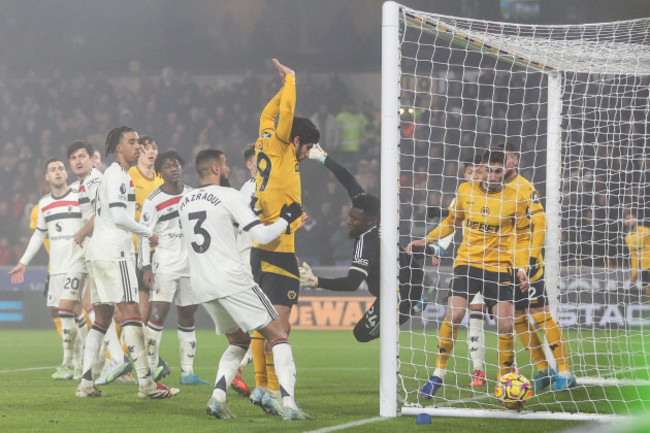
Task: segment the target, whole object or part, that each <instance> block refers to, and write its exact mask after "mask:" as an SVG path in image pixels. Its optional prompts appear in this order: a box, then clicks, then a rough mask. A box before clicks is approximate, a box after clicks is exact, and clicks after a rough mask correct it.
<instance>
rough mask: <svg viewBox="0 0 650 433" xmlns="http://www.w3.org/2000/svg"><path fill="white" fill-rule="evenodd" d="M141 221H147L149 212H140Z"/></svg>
mask: <svg viewBox="0 0 650 433" xmlns="http://www.w3.org/2000/svg"><path fill="white" fill-rule="evenodd" d="M142 221H149V213H147V212H145V213H144V214H142Z"/></svg>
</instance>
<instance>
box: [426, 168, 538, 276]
mask: <svg viewBox="0 0 650 433" xmlns="http://www.w3.org/2000/svg"><path fill="white" fill-rule="evenodd" d="M529 206H530V205H529V201H528V199H527V198H526V197H525V196H524V194H523V193H521V192H519V191H518V190H517V188H516V187H514V186H513V185H504V187H503V189H502V190H501V191H498V192H494V193H492V192H487V191H486V190H485V189H484V188H483V186H482V185H481V182H480V181H476V182H466V183H463V184H461V185H460V186H459V187H458V191H457V192H456V201H455V203H454V205H453V206H452V207H450V208H449V216H448V217H447V218H445V220H444V221H442V222H441V223H440V224H439V225H438V227H436V228H435V229H434V230H433V231H431V233H429V234H428V235H427V239H429V240H431V241H436V240H438V239H440V238H444V237H446V236H448V235H449V234H451V233H453V232H454V231H455V230H456V229H457V228H461V227H462V226H463V222H464V223H465V230H464V233H463V241H462V243H461V245H460V247H459V248H458V252H457V254H456V260H455V261H454V267H456V266H461V265H469V266H473V267H476V268H481V269H484V270H486V271H491V272H507V271H509V270H510V269H511V268H512V266H513V265H514V249H513V245H514V238H515V233H517V232H519V233H521V232H523V231H524V230H528V229H529V228H530V222H529Z"/></svg>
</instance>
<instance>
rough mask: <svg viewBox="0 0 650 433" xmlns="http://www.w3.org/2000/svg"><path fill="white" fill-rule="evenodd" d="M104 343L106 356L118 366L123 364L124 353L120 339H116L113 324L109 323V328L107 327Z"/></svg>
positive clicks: (124, 360)
mask: <svg viewBox="0 0 650 433" xmlns="http://www.w3.org/2000/svg"><path fill="white" fill-rule="evenodd" d="M106 342H107V345H108V347H107V349H108V354H109V355H110V356H111V359H112V360H113V361H115V362H117V363H118V364H123V363H124V362H126V359H125V358H124V351H123V350H122V344H121V343H120V339H119V338H117V330H116V329H115V322H114V321H113V322H111V326H109V327H108V331H107V332H106Z"/></svg>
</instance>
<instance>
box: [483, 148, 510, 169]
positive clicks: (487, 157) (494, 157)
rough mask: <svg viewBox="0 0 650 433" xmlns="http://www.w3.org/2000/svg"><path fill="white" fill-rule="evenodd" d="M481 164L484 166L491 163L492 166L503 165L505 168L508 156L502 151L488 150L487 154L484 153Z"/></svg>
mask: <svg viewBox="0 0 650 433" xmlns="http://www.w3.org/2000/svg"><path fill="white" fill-rule="evenodd" d="M481 162H482V163H483V164H486V163H491V164H501V165H503V166H505V165H506V154H505V152H504V151H502V150H492V149H488V150H486V151H485V152H483V158H481Z"/></svg>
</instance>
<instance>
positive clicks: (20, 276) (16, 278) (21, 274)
mask: <svg viewBox="0 0 650 433" xmlns="http://www.w3.org/2000/svg"><path fill="white" fill-rule="evenodd" d="M25 269H27V266H25V265H23V264H22V263H18V264H17V265H16V266H14V267H13V268H11V270H10V271H9V274H11V284H20V283H22V282H23V281H25Z"/></svg>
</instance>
